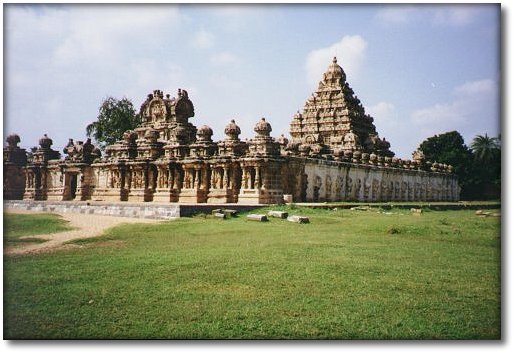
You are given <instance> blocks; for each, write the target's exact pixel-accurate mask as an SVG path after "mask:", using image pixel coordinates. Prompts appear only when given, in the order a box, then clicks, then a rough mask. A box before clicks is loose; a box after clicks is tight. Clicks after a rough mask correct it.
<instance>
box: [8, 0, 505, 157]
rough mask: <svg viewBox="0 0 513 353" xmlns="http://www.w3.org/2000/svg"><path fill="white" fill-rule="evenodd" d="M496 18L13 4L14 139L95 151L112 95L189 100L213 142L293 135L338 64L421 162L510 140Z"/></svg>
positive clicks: (469, 11)
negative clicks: (442, 141)
mask: <svg viewBox="0 0 513 353" xmlns="http://www.w3.org/2000/svg"><path fill="white" fill-rule="evenodd" d="M499 34H500V7H499V6H498V5H452V6H447V5H446V6H432V5H431V6H427V5H413V6H412V5H410V6H407V5H345V4H338V5H337V4H333V5H182V6H180V5H154V6H147V5H111V6H105V5H103V6H101V5H83V6H79V5H70V6H51V5H33V6H24V5H14V4H12V5H6V6H5V7H4V41H5V42H4V48H5V51H4V70H5V71H4V136H6V135H8V134H9V133H13V132H15V133H18V134H19V135H20V136H21V139H22V143H21V145H23V146H24V147H30V146H34V145H36V144H37V141H38V139H39V138H40V137H41V136H42V135H43V133H48V135H49V136H50V137H52V138H53V140H54V145H55V146H54V148H56V149H57V148H58V149H59V150H61V149H62V146H63V145H64V144H65V143H66V142H67V139H68V138H70V137H71V138H74V139H76V140H83V139H85V126H86V125H87V124H88V123H90V122H92V121H94V120H95V119H96V116H97V112H98V107H99V105H100V103H101V101H102V100H103V99H104V98H105V97H107V96H114V97H117V98H121V97H123V96H127V97H128V98H130V99H131V100H132V101H133V103H134V105H135V106H136V108H138V107H139V106H140V104H141V103H142V102H143V100H144V98H145V97H146V95H147V94H148V93H150V92H151V91H152V90H153V89H161V90H163V91H164V92H165V93H170V94H172V95H176V91H177V89H178V88H184V89H186V90H188V92H189V96H190V98H191V99H192V101H193V102H194V105H195V110H196V116H195V117H194V118H193V119H192V123H193V124H195V125H196V126H198V127H199V126H201V125H204V124H206V125H209V126H211V127H212V128H213V130H214V139H216V140H220V139H223V138H224V135H223V130H224V126H225V125H226V124H227V123H228V122H229V121H230V120H231V119H235V120H236V122H237V123H238V124H239V126H240V127H241V130H242V137H243V138H251V137H252V136H253V135H254V132H253V126H254V125H255V124H256V122H257V121H258V120H259V119H260V118H261V117H266V119H267V120H268V121H269V122H270V123H271V125H272V127H273V132H272V135H273V136H276V137H277V136H279V135H280V134H285V135H286V136H287V135H288V130H289V123H290V121H291V119H292V116H293V114H294V113H295V112H296V110H298V109H299V110H301V109H302V107H303V105H304V102H305V100H306V99H307V98H308V97H309V96H310V95H311V93H312V92H313V91H314V90H315V89H316V87H317V82H318V80H320V78H321V75H322V73H323V72H324V71H325V70H326V69H327V67H328V65H329V64H330V61H331V58H332V57H333V56H334V55H336V56H337V57H338V59H339V64H340V65H341V66H342V67H343V68H344V70H345V71H346V74H347V77H348V81H349V83H350V85H351V86H352V88H353V89H354V91H355V92H356V94H357V95H358V97H359V98H360V99H361V101H362V103H363V105H364V107H365V109H366V111H367V112H368V113H370V114H371V115H372V116H373V117H374V118H375V124H376V127H377V130H378V132H379V134H380V136H381V137H386V139H387V140H388V141H390V142H391V145H392V146H391V149H392V150H393V151H394V152H396V154H397V155H398V156H399V157H402V158H410V157H411V153H412V152H413V150H415V149H416V148H417V146H418V145H419V144H420V143H421V142H422V141H423V140H424V139H425V138H427V137H430V136H432V135H434V134H439V133H443V132H447V131H451V130H458V131H459V132H461V133H462V135H463V136H464V138H465V141H466V143H467V144H470V142H471V139H472V138H473V137H474V136H475V135H476V134H484V133H488V134H489V135H493V136H496V135H497V134H498V133H499V131H500V130H499V129H500V126H499V122H500V119H499V107H500V105H499V96H500V79H501V72H500V40H499Z"/></svg>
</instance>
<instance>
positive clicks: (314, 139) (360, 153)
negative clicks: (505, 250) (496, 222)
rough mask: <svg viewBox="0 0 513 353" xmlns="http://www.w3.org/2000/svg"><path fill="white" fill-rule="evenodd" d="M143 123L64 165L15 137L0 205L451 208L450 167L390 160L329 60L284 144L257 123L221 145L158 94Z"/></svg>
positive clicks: (417, 157)
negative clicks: (408, 204) (246, 134)
mask: <svg viewBox="0 0 513 353" xmlns="http://www.w3.org/2000/svg"><path fill="white" fill-rule="evenodd" d="M140 116H141V117H142V122H141V124H140V126H138V127H137V128H136V129H134V130H133V131H126V132H125V133H124V135H123V139H122V140H120V141H117V142H116V143H115V144H113V145H110V146H107V147H106V149H105V151H104V153H102V152H101V151H100V150H99V149H98V148H96V147H95V146H93V145H92V144H91V141H90V140H89V139H88V140H87V141H86V142H82V141H73V140H72V139H70V140H69V142H68V145H67V146H66V147H65V148H64V150H63V153H64V155H65V156H64V158H61V154H60V152H59V151H55V150H53V149H52V148H51V146H52V140H51V138H49V137H48V136H46V135H44V136H43V137H42V138H41V139H40V140H39V147H33V148H32V150H31V152H28V153H27V152H26V151H25V150H24V149H22V148H20V147H18V143H19V142H20V138H19V136H17V135H11V136H9V137H7V143H8V145H7V146H6V147H5V148H4V198H5V199H26V200H59V201H66V200H82V201H84V200H92V201H109V202H113V201H129V202H155V203H173V202H178V203H213V204H223V203H239V204H271V203H283V202H324V201H365V202H367V201H369V202H371V201H457V200H459V190H460V189H459V186H458V180H457V178H456V176H455V175H454V174H453V173H452V167H451V166H448V165H445V164H440V163H436V162H434V163H431V162H429V161H425V160H424V156H423V154H422V152H420V151H416V152H414V153H413V159H412V160H401V159H399V158H396V157H394V153H393V152H392V151H391V150H390V143H389V142H388V141H386V140H385V138H381V137H380V136H379V134H378V132H377V131H376V127H375V125H374V123H373V118H372V117H371V116H369V115H368V114H366V113H365V109H364V107H363V106H362V104H361V102H360V100H359V99H358V98H357V97H356V96H355V94H354V92H353V90H352V89H351V87H350V86H349V84H348V83H347V82H346V75H345V73H344V70H343V69H342V67H340V66H339V65H338V63H337V60H336V58H334V59H333V62H332V63H331V64H330V65H329V68H328V70H327V71H326V72H325V73H324V75H323V77H322V80H321V81H320V82H319V86H318V88H317V91H316V92H315V93H314V94H312V96H311V97H310V98H308V100H307V101H306V103H305V106H304V109H303V111H302V112H297V113H296V114H295V115H294V116H293V118H292V122H291V124H290V135H291V139H290V141H289V140H288V139H287V138H285V137H284V136H283V135H282V136H281V137H278V138H274V137H272V136H271V132H272V128H271V124H270V123H269V122H268V121H266V119H265V118H261V119H260V121H258V122H257V123H256V125H255V127H254V132H255V136H254V138H252V139H250V140H247V141H242V140H241V139H240V138H239V135H240V133H241V130H240V128H239V127H238V126H237V123H236V121H235V120H231V121H229V122H228V124H227V125H226V127H225V129H224V133H225V138H224V140H222V141H217V142H214V141H213V140H212V135H213V131H212V129H211V128H210V127H208V126H205V125H204V126H200V127H199V128H197V127H196V126H194V125H193V124H192V123H191V122H190V120H191V118H193V117H194V105H193V103H192V101H191V100H190V98H189V96H188V93H187V91H186V90H183V89H179V90H178V93H177V96H176V97H170V95H169V94H167V95H164V93H163V92H162V91H160V90H155V91H153V93H151V94H149V95H148V96H147V98H146V100H145V102H144V103H143V104H142V106H141V109H140Z"/></svg>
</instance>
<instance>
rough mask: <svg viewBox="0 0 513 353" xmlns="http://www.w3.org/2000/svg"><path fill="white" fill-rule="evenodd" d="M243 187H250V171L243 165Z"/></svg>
mask: <svg viewBox="0 0 513 353" xmlns="http://www.w3.org/2000/svg"><path fill="white" fill-rule="evenodd" d="M241 188H242V189H247V188H248V173H247V171H246V167H244V166H243V167H242V180H241Z"/></svg>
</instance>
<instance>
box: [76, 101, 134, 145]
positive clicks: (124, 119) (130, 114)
mask: <svg viewBox="0 0 513 353" xmlns="http://www.w3.org/2000/svg"><path fill="white" fill-rule="evenodd" d="M139 122H140V117H139V116H138V114H136V112H135V109H134V105H133V104H132V102H131V101H130V100H129V99H128V98H126V97H123V99H121V100H117V99H116V98H114V97H108V98H106V99H105V100H104V101H103V103H102V104H101V106H100V109H99V114H98V117H97V121H95V122H93V123H91V124H89V125H87V127H86V133H87V136H88V137H91V136H92V137H93V138H94V139H95V140H96V142H97V143H98V144H99V145H100V148H101V149H104V148H105V146H107V145H111V144H113V143H115V142H116V141H118V140H120V139H121V138H122V137H123V133H124V132H125V131H127V130H132V129H134V128H135V127H137V125H138V124H139Z"/></svg>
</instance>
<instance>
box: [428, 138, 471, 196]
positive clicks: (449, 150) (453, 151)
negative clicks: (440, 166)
mask: <svg viewBox="0 0 513 353" xmlns="http://www.w3.org/2000/svg"><path fill="white" fill-rule="evenodd" d="M419 149H420V150H421V151H422V152H423V153H424V156H425V158H426V160H427V161H431V162H438V163H445V164H450V165H452V166H453V167H454V173H455V174H456V175H457V176H458V182H459V185H460V186H461V188H462V190H461V198H463V199H465V198H475V192H474V191H475V185H474V184H475V183H473V182H472V176H473V155H472V151H471V150H470V149H469V148H468V147H467V146H466V145H465V141H464V140H463V137H462V136H461V134H460V133H459V132H457V131H451V132H447V133H444V134H440V135H435V136H433V137H430V138H428V139H427V140H425V141H424V142H422V143H421V144H420V146H419Z"/></svg>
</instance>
